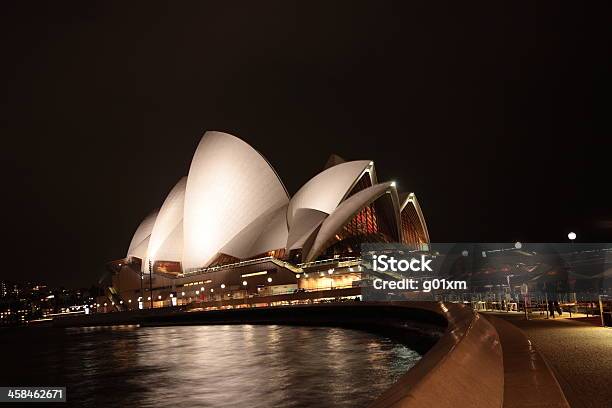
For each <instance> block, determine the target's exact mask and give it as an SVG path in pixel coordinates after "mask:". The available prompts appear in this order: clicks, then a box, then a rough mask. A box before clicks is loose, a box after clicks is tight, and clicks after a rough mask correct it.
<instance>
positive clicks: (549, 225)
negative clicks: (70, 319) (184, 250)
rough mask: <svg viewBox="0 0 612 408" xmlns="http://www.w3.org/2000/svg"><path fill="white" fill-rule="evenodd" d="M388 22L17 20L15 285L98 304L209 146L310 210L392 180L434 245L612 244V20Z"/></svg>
mask: <svg viewBox="0 0 612 408" xmlns="http://www.w3.org/2000/svg"><path fill="white" fill-rule="evenodd" d="M369 6H370V7H367V8H366V7H364V6H363V5H357V4H353V3H348V2H347V3H334V4H325V5H321V6H320V7H318V8H315V7H313V6H310V5H309V6H305V5H303V4H300V5H296V4H289V3H287V2H278V3H267V4H266V6H265V7H264V6H262V5H260V4H251V3H244V4H242V5H240V6H238V5H237V4H231V5H223V6H222V5H216V4H215V5H210V6H208V5H205V4H200V3H193V4H189V5H187V4H185V3H183V4H174V3H168V4H163V3H155V4H151V3H146V6H145V5H144V3H143V4H136V3H131V4H123V3H119V2H115V3H113V2H100V3H97V2H88V3H82V2H62V3H40V4H38V5H36V6H34V5H33V4H30V3H17V2H14V3H10V4H6V5H5V10H4V13H3V15H2V20H3V21H2V27H1V28H0V30H2V34H3V36H2V37H3V40H2V41H3V49H4V58H3V59H4V64H3V67H2V73H3V75H2V76H3V77H4V78H5V92H4V96H5V100H4V101H3V109H2V111H3V120H2V124H3V126H2V127H3V132H2V134H3V135H4V138H3V140H4V141H5V147H4V149H3V160H2V162H3V165H4V166H6V169H5V171H4V174H6V175H7V176H6V177H5V178H6V182H5V191H6V197H7V198H8V199H7V200H5V202H8V204H7V206H8V209H7V210H6V214H8V216H7V217H6V218H7V221H6V223H7V225H8V231H7V237H8V240H9V241H10V242H11V245H9V247H8V251H9V252H8V253H7V254H5V256H6V257H8V259H10V260H11V263H10V266H9V267H6V266H5V268H3V270H2V274H1V275H0V276H1V279H7V280H21V281H24V280H34V281H36V282H47V283H48V284H50V285H64V286H67V287H78V286H90V285H91V284H92V283H95V282H96V281H97V280H98V278H99V277H100V276H101V275H102V273H103V271H104V264H105V263H106V262H108V261H110V260H113V259H118V258H121V257H123V256H125V252H126V251H127V247H128V245H129V242H130V239H131V237H132V234H133V232H134V230H135V229H136V227H137V226H138V224H139V223H140V221H141V220H142V219H143V218H144V217H145V216H146V215H147V214H148V213H149V212H150V211H151V210H153V209H154V208H156V207H159V206H160V205H161V204H162V202H163V200H164V198H165V196H166V194H167V193H168V192H169V191H170V189H171V188H172V186H173V185H174V184H175V183H176V181H177V180H178V179H179V178H180V177H182V176H184V175H186V174H187V172H188V169H189V165H190V162H191V157H192V155H193V153H194V152H195V148H196V146H197V144H198V142H199V140H200V138H201V137H202V135H203V133H204V132H205V131H206V130H219V131H224V132H228V133H231V134H234V135H236V136H238V137H240V138H242V139H243V140H245V141H246V142H247V143H249V144H250V145H252V146H253V147H254V148H255V149H257V150H258V151H259V152H261V153H262V154H263V155H264V157H266V158H267V159H268V161H269V162H270V163H271V164H272V166H273V167H274V168H275V169H276V171H277V172H278V174H279V175H280V177H281V179H282V180H283V182H284V183H285V186H286V187H287V190H288V191H289V192H290V193H291V194H293V193H295V192H296V191H297V190H298V189H299V187H300V186H301V185H302V184H304V183H305V182H306V181H307V180H308V179H309V178H311V177H313V176H314V175H315V174H317V173H318V172H319V171H321V170H322V168H323V165H324V164H325V162H326V160H327V158H328V157H329V155H330V154H332V153H335V154H338V155H340V156H342V157H343V158H345V159H347V160H357V159H370V160H373V161H374V162H375V164H376V168H377V172H378V174H379V178H380V179H382V180H395V181H396V182H397V183H398V190H400V191H410V192H414V193H415V194H416V195H417V197H418V199H419V201H420V203H421V206H422V208H423V211H424V213H425V217H426V219H427V223H428V227H429V232H430V236H431V239H432V242H514V241H523V242H563V241H565V240H566V239H567V238H566V236H567V233H568V232H570V231H574V232H576V233H577V234H578V239H577V241H579V242H610V241H612V207H611V206H610V201H609V193H608V191H607V190H608V189H609V176H610V174H611V171H610V165H609V162H610V159H609V154H610V153H609V152H610V151H611V148H612V143H611V142H610V130H611V126H610V120H609V119H608V118H607V117H606V115H608V114H609V112H610V102H609V95H610V94H611V92H610V91H611V89H610V81H609V79H608V75H609V72H610V61H609V50H610V38H611V37H610V33H609V30H610V27H609V23H608V22H607V21H606V20H607V19H606V17H607V16H608V15H609V12H608V11H607V10H605V8H606V6H607V5H604V3H603V2H602V3H599V4H588V5H579V4H568V5H561V4H551V5H543V4H526V5H521V4H514V3H512V2H507V3H504V4H502V3H500V4H498V5H493V4H486V5H485V6H479V7H475V6H474V7H472V8H468V7H467V6H466V5H464V4H462V5H458V4H453V3H451V4H450V5H449V6H448V7H447V8H445V9H438V8H436V7H435V6H434V5H432V4H428V3H426V2H419V3H411V4H410V5H405V4H395V3H384V4H382V3H370V4H369ZM15 271H18V273H16V272H15Z"/></svg>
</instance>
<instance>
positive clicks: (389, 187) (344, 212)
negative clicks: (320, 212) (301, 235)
mask: <svg viewBox="0 0 612 408" xmlns="http://www.w3.org/2000/svg"><path fill="white" fill-rule="evenodd" d="M386 193H390V194H391V195H392V200H393V203H394V207H395V208H394V209H393V210H392V211H393V212H394V214H395V217H394V218H395V220H396V222H397V220H398V219H399V200H398V197H397V191H396V190H395V187H394V183H393V182H387V183H380V184H376V185H374V186H372V187H368V188H366V189H364V190H361V191H359V192H357V193H355V194H353V195H352V196H350V197H349V198H347V199H346V200H345V201H343V202H342V204H340V205H339V206H338V208H336V210H335V211H334V212H333V213H332V214H331V215H330V216H329V217H327V218H326V219H325V221H323V224H322V225H321V228H320V229H319V232H318V233H317V236H316V238H315V241H314V244H313V245H312V247H311V248H310V250H309V252H308V255H307V256H306V257H305V258H304V262H310V261H312V260H314V259H316V257H317V256H319V254H320V253H321V252H323V251H324V250H325V249H327V247H326V245H327V243H328V242H329V241H330V240H331V238H332V237H333V236H334V235H335V234H337V233H338V231H340V230H341V229H342V228H343V227H344V225H345V224H346V223H347V222H349V221H350V220H351V219H352V218H353V217H354V216H355V215H356V214H357V213H358V212H359V211H360V210H361V209H362V208H363V207H365V206H366V205H368V204H370V203H372V202H374V201H375V200H376V199H378V198H379V197H380V196H382V195H383V194H386ZM397 227H398V232H399V225H398V226H397Z"/></svg>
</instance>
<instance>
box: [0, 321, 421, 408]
mask: <svg viewBox="0 0 612 408" xmlns="http://www.w3.org/2000/svg"><path fill="white" fill-rule="evenodd" d="M3 339H4V340H8V341H9V343H8V344H7V346H8V347H10V348H11V349H14V350H15V353H12V354H11V357H9V367H10V366H13V367H14V368H15V369H14V370H9V371H11V374H10V376H9V378H2V385H23V386H25V385H56V386H67V387H68V392H67V395H68V400H69V402H70V403H72V404H73V405H74V406H124V407H129V406H133V407H159V406H162V405H167V406H184V407H196V406H202V407H310V406H312V407H355V406H357V407H359V406H366V405H367V404H368V403H369V402H371V401H372V400H374V399H375V398H376V397H377V396H378V395H380V394H381V393H382V392H383V391H384V390H385V389H387V388H389V387H390V386H391V384H393V382H395V380H397V378H398V377H399V376H400V375H402V374H403V373H404V372H406V371H407V370H408V369H409V368H410V367H412V366H413V365H414V364H415V363H416V362H417V361H418V359H419V355H418V353H416V352H415V351H413V350H411V349H409V348H408V347H406V346H404V345H401V344H397V343H395V342H394V341H392V340H390V339H387V338H385V337H382V336H378V335H375V334H371V333H366V332H361V331H355V330H348V329H340V328H328V327H297V326H276V325H270V326H251V325H238V326H234V325H223V326H173V327H146V328H138V327H133V326H126V327H123V328H119V329H117V328H115V329H111V328H106V329H65V330H62V329H32V330H27V329H24V330H17V331H15V332H9V333H4V335H3ZM18 356H20V357H18ZM2 375H3V376H5V375H6V372H5V373H4V374H2ZM77 402H78V403H77Z"/></svg>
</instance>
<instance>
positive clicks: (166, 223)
mask: <svg viewBox="0 0 612 408" xmlns="http://www.w3.org/2000/svg"><path fill="white" fill-rule="evenodd" d="M186 186H187V177H183V178H181V179H180V180H179V182H178V183H176V185H175V186H174V188H173V189H172V190H171V191H170V193H169V194H168V196H167V197H166V200H165V201H164V204H163V205H162V206H161V208H160V210H159V213H158V214H157V219H156V220H155V225H154V226H153V230H152V231H151V238H150V240H149V249H148V253H147V259H146V260H145V262H144V263H145V265H148V262H149V259H150V260H151V261H152V262H155V261H178V262H180V261H181V258H182V255H183V206H184V203H185V188H186Z"/></svg>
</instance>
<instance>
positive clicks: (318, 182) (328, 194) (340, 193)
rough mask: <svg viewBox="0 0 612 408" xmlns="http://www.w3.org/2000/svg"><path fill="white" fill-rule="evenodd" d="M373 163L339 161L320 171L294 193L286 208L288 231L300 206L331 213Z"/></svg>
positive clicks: (370, 168)
mask: <svg viewBox="0 0 612 408" xmlns="http://www.w3.org/2000/svg"><path fill="white" fill-rule="evenodd" d="M373 167H374V163H373V162H371V161H369V160H359V161H351V162H346V163H341V164H338V165H335V166H333V167H330V168H328V169H327V170H324V171H322V172H321V173H319V174H317V175H316V176H314V177H313V178H311V179H310V180H309V181H308V182H307V183H306V184H304V185H303V186H302V188H300V190H299V191H298V192H297V193H295V195H294V196H293V198H291V202H290V203H289V208H288V210H287V224H288V225H289V231H291V228H292V227H293V225H294V223H295V221H296V218H295V217H296V213H297V211H298V210H299V209H301V208H309V209H313V210H317V211H321V212H324V213H326V214H331V213H332V211H334V209H335V208H336V207H337V206H338V204H340V202H341V201H342V200H343V199H344V197H346V195H347V194H348V193H349V191H350V190H351V188H352V187H353V186H354V185H355V183H357V181H358V180H359V178H360V177H361V175H362V174H363V173H364V172H365V171H371V170H372V169H373Z"/></svg>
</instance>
